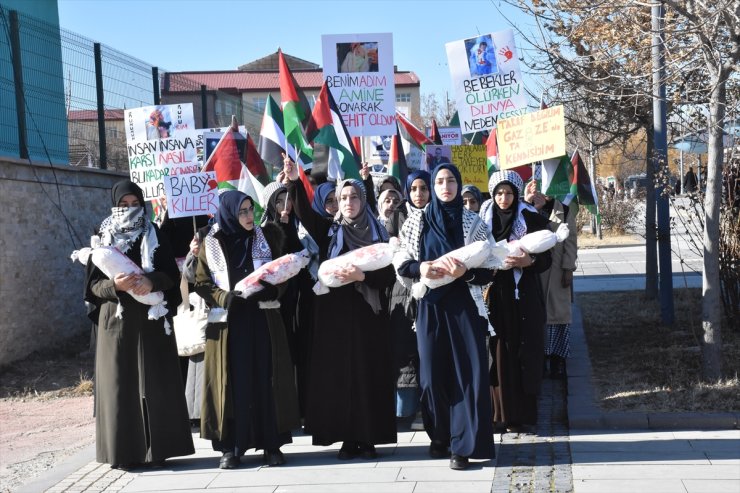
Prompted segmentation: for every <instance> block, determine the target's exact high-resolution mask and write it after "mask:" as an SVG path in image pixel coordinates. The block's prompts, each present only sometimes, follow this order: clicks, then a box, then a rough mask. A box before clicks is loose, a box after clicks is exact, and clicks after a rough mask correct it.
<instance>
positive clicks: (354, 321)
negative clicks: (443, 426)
mask: <svg viewBox="0 0 740 493" xmlns="http://www.w3.org/2000/svg"><path fill="white" fill-rule="evenodd" d="M285 174H286V175H287V176H288V177H289V178H290V182H289V183H288V192H289V194H290V196H291V199H293V203H294V206H295V210H296V213H297V215H298V217H299V218H300V220H301V223H302V224H303V225H304V226H305V227H306V229H307V230H308V232H309V233H310V234H311V236H312V237H313V238H314V240H316V243H317V244H318V246H319V258H320V259H321V260H322V261H324V260H326V259H329V258H334V257H337V256H339V255H341V254H343V253H346V252H348V251H351V250H355V249H357V248H361V247H364V246H369V245H372V244H375V243H381V242H387V241H388V233H387V232H386V230H385V228H383V226H381V225H380V224H379V223H378V221H377V219H376V218H375V215H374V214H373V213H371V212H370V210H369V207H368V204H367V198H366V194H365V187H364V185H363V184H362V183H361V182H360V181H358V180H344V181H341V182H339V183H338V184H337V189H336V195H337V198H338V199H339V212H338V213H337V215H336V216H335V217H334V218H333V219H332V218H327V217H324V216H323V215H321V214H320V213H317V212H316V211H315V210H314V209H313V208H312V207H311V203H310V202H309V201H308V197H307V196H306V191H305V190H304V189H303V185H302V184H301V181H300V180H299V179H298V169H297V168H296V166H295V164H294V163H292V161H290V160H286V162H285ZM340 276H341V278H343V280H346V281H350V282H349V283H348V284H346V285H344V286H341V287H338V288H332V289H331V290H330V291H329V293H327V294H324V295H321V296H317V297H316V304H315V313H316V316H315V323H314V339H313V345H312V350H311V362H310V367H309V368H310V372H309V383H308V389H309V390H308V403H307V410H306V428H307V431H308V432H309V433H310V434H311V435H313V444H314V445H331V444H333V443H335V442H343V443H342V448H341V449H340V451H339V454H338V455H337V458H339V459H340V460H347V459H354V458H356V457H358V456H359V457H362V458H364V459H374V458H375V457H377V453H376V451H375V445H377V444H381V443H395V442H396V420H395V417H394V412H393V411H394V405H393V401H394V396H393V361H392V358H393V354H392V352H391V351H390V350H389V348H390V346H391V334H390V327H389V317H388V310H387V307H388V302H387V300H386V299H385V298H386V296H385V291H386V290H387V289H388V288H389V287H390V286H391V285H392V284H393V282H394V280H395V278H396V276H395V272H394V270H393V267H392V266H390V265H389V266H388V267H385V268H382V269H379V270H376V271H372V272H363V271H362V270H360V269H359V268H357V267H356V266H353V267H352V268H348V269H345V270H344V271H343V272H342V273H341V274H340Z"/></svg>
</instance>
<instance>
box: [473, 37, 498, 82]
mask: <svg viewBox="0 0 740 493" xmlns="http://www.w3.org/2000/svg"><path fill="white" fill-rule="evenodd" d="M465 52H466V53H467V54H468V65H469V66H470V76H471V77H478V76H479V75H489V74H495V73H496V72H498V67H497V66H496V47H495V46H494V45H493V39H491V35H490V34H485V35H482V36H476V37H475V38H470V39H466V40H465Z"/></svg>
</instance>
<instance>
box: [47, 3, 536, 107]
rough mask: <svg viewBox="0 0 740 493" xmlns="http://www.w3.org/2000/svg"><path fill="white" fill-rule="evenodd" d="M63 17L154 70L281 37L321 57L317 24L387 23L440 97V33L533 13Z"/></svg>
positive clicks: (315, 6)
mask: <svg viewBox="0 0 740 493" xmlns="http://www.w3.org/2000/svg"><path fill="white" fill-rule="evenodd" d="M500 12H503V14H504V15H503V16H502V14H501V13H500ZM59 23H60V26H61V27H63V28H65V29H67V30H70V31H73V32H75V33H77V34H80V35H82V36H85V37H87V38H91V39H92V40H94V41H97V42H100V43H102V44H104V45H107V46H109V47H111V48H115V49H117V50H120V51H123V52H125V53H127V54H129V55H131V56H133V57H135V58H138V59H140V60H142V61H144V62H146V63H148V64H151V65H156V66H158V67H159V68H160V72H161V71H163V70H169V71H185V70H234V69H236V68H237V67H238V66H239V65H242V64H244V63H246V62H249V61H252V60H255V59H257V58H260V57H263V56H265V55H268V54H270V53H273V52H274V51H275V50H276V49H277V48H278V46H279V47H280V48H282V50H283V51H284V52H285V53H287V54H290V55H293V56H297V57H299V58H303V59H306V60H309V61H312V62H315V63H318V64H320V65H322V60H321V35H322V34H345V33H380V32H390V33H392V34H393V45H394V50H393V51H394V63H395V64H396V65H397V66H398V68H399V69H400V70H412V71H414V72H416V74H417V75H418V76H419V78H420V79H421V92H422V93H430V92H434V93H436V94H437V95H438V98H439V99H441V100H444V95H445V92H446V91H449V97H450V99H453V94H452V87H451V83H450V74H449V70H448V67H447V55H446V52H445V46H444V45H445V43H448V42H450V41H455V40H459V39H463V38H469V37H472V36H474V35H475V34H477V33H489V32H495V31H500V30H503V29H508V28H511V27H514V28H519V29H522V30H524V31H527V30H529V29H530V28H531V26H532V25H533V24H534V21H533V20H532V19H531V18H527V17H525V16H524V15H523V14H522V13H521V12H519V11H518V10H516V9H514V8H512V7H509V6H507V5H504V4H502V3H501V2H499V1H498V0H405V1H404V0H395V1H388V0H368V1H366V0H324V1H321V0H313V1H311V0H304V1H295V0H293V1H288V0H266V1H265V0H263V1H257V0H232V1H225V0H209V1H205V0H197V1H196V0H126V1H120V0H59ZM515 36H516V34H515ZM517 44H518V45H520V46H521V44H522V41H521V40H520V39H517ZM520 56H521V54H520ZM525 56H526V55H525ZM525 83H526V79H525ZM531 89H532V88H530V90H531Z"/></svg>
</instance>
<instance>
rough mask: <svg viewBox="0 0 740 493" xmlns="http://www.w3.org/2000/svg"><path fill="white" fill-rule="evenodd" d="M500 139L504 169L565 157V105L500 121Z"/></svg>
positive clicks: (500, 157) (499, 152) (500, 161)
mask: <svg viewBox="0 0 740 493" xmlns="http://www.w3.org/2000/svg"><path fill="white" fill-rule="evenodd" d="M496 136H497V142H498V165H499V167H500V168H501V169H509V168H515V167H517V166H522V165H524V164H530V163H533V162H535V161H542V160H543V159H549V158H554V157H560V156H562V155H564V154H565V112H564V109H563V106H562V105H560V106H553V107H551V108H546V109H544V110H539V111H533V112H532V113H527V114H526V115H521V116H514V117H511V118H503V119H501V120H499V121H498V129H497V130H496Z"/></svg>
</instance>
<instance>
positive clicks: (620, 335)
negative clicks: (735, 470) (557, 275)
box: [577, 289, 740, 412]
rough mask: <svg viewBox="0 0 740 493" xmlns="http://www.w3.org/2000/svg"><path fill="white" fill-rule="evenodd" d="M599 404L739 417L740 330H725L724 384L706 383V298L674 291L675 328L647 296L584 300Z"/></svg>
mask: <svg viewBox="0 0 740 493" xmlns="http://www.w3.org/2000/svg"><path fill="white" fill-rule="evenodd" d="M577 302H578V305H579V306H580V307H581V310H582V313H583V325H584V330H585V333H586V341H587V343H588V348H589V353H590V356H591V364H592V367H593V379H594V386H595V391H596V397H597V400H598V401H599V403H600V405H601V407H602V408H603V409H605V410H610V411H652V412H666V411H673V412H680V411H705V412H709V411H715V412H729V411H733V412H737V411H740V380H739V379H738V370H739V368H740V330H738V329H737V328H731V327H730V326H729V325H728V324H724V325H723V326H722V339H723V342H722V353H723V354H722V370H723V373H724V377H725V378H723V379H722V380H720V381H718V382H713V383H702V382H700V363H701V350H700V341H701V318H700V314H701V290H699V289H676V290H675V291H674V307H675V320H676V322H675V324H674V327H673V328H667V327H664V326H662V325H661V323H660V305H659V303H658V302H657V301H652V300H647V299H645V296H644V294H643V293H642V292H641V291H631V292H611V293H582V294H579V295H577Z"/></svg>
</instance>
